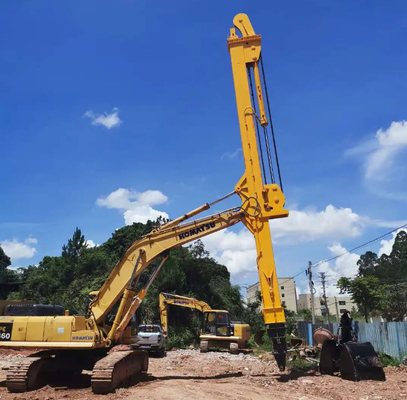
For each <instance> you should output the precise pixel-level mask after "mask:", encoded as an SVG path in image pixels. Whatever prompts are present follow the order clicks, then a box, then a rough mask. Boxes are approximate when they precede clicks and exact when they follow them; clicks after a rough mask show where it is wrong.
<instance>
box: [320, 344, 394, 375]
mask: <svg viewBox="0 0 407 400" xmlns="http://www.w3.org/2000/svg"><path fill="white" fill-rule="evenodd" d="M319 370H320V372H321V373H322V374H329V375H333V374H334V373H335V372H340V376H341V378H342V379H347V380H351V381H361V380H377V381H384V380H386V378H385V375H384V371H383V367H382V364H381V362H380V359H379V357H378V355H377V353H376V351H375V350H374V348H373V346H372V344H371V343H370V342H363V343H362V342H346V343H338V342H336V341H335V340H325V341H324V343H323V345H322V350H321V355H320V364H319Z"/></svg>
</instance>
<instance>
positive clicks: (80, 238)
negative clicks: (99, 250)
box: [62, 227, 86, 260]
mask: <svg viewBox="0 0 407 400" xmlns="http://www.w3.org/2000/svg"><path fill="white" fill-rule="evenodd" d="M84 248H86V240H85V236H84V235H82V232H81V230H80V229H79V228H78V227H77V228H76V229H75V232H74V233H73V236H72V239H69V240H68V243H67V244H66V245H65V244H64V245H63V246H62V257H66V258H69V259H71V260H78V259H79V257H80V255H81V251H82V249H84Z"/></svg>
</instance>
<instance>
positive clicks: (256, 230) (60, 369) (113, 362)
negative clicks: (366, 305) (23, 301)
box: [0, 14, 288, 393]
mask: <svg viewBox="0 0 407 400" xmlns="http://www.w3.org/2000/svg"><path fill="white" fill-rule="evenodd" d="M233 24H234V27H233V28H231V30H230V36H229V38H228V40H227V46H228V49H229V53H230V58H231V64H232V72H233V80H234V88H235V95H236V104H237V115H238V120H239V126H240V138H241V142H242V151H243V157H244V165H245V169H244V171H243V175H242V176H241V178H240V179H239V180H238V182H237V184H236V186H235V188H234V190H233V191H232V192H231V193H229V194H228V195H226V196H224V197H223V198H221V199H218V200H216V201H214V202H212V203H206V204H204V205H202V206H201V207H198V208H197V209H195V210H193V211H191V212H188V213H186V214H185V215H183V216H181V217H179V218H176V219H174V220H173V221H170V222H168V223H166V224H164V225H162V226H161V227H159V228H157V229H155V230H153V231H151V232H150V233H148V234H147V235H145V236H144V237H142V238H141V239H139V240H137V241H136V242H134V243H133V244H132V245H131V246H130V247H129V249H128V250H127V251H126V253H125V255H124V256H123V258H122V259H121V260H120V261H119V263H118V264H117V265H116V266H115V268H114V269H113V270H112V271H111V273H110V275H109V276H108V278H107V279H106V281H105V283H104V284H103V286H102V287H101V288H100V289H99V290H98V291H96V292H93V298H92V301H91V303H90V305H89V310H88V313H87V315H64V316H3V317H0V330H1V331H2V332H3V333H4V335H3V334H2V335H1V336H0V349H1V348H18V349H28V348H33V349H40V351H39V352H37V353H34V354H32V355H31V356H28V357H22V358H20V359H18V360H16V361H15V362H14V364H12V365H11V366H10V368H9V370H8V373H7V381H6V385H7V388H8V390H9V391H11V392H24V391H29V390H32V389H35V388H37V387H39V386H41V385H42V384H44V382H46V379H47V376H48V374H50V373H56V374H74V373H79V372H81V371H82V370H83V369H88V370H91V371H92V377H91V385H92V390H93V392H94V393H108V392H112V391H114V390H115V388H116V387H118V386H120V385H122V384H123V383H125V382H129V381H131V380H132V379H133V378H134V376H136V375H137V374H140V373H142V372H146V371H147V369H148V354H147V352H146V351H143V350H134V349H131V347H129V348H128V350H125V351H113V352H112V351H110V350H112V348H114V346H115V345H117V344H129V345H131V343H132V338H131V329H130V327H129V326H128V324H129V321H130V320H131V318H132V316H133V315H134V313H135V312H136V310H137V309H138V307H139V305H140V303H141V301H142V299H143V298H144V296H145V295H146V293H147V290H148V288H149V286H150V285H151V283H152V282H153V280H154V278H155V277H156V276H157V274H158V272H159V270H160V269H161V268H162V266H163V264H164V262H165V260H166V259H167V258H168V256H169V252H170V251H171V250H172V249H174V248H177V247H179V246H183V245H185V244H186V243H189V242H192V241H194V240H196V239H200V238H202V237H204V236H207V235H210V234H212V233H215V232H218V231H220V230H222V229H225V228H229V227H231V226H233V225H236V224H237V223H239V222H241V223H242V224H243V225H244V226H245V227H246V228H247V229H248V230H249V231H250V232H251V233H252V235H253V238H254V240H255V243H256V249H257V257H256V259H255V260H253V261H254V262H256V265H257V270H258V276H259V282H260V291H261V299H262V313H263V317H264V322H265V325H266V329H267V331H268V334H269V336H270V338H271V340H272V343H273V353H274V356H275V359H276V361H277V364H278V365H279V367H280V370H281V371H283V370H284V369H285V362H286V339H285V316H284V310H283V307H282V306H281V303H280V296H279V288H278V283H277V274H276V267H275V262H274V254H273V247H272V243H271V233H270V226H269V220H270V219H274V218H284V217H287V216H288V210H287V209H285V208H284V205H285V197H284V194H283V192H282V182H281V174H280V168H279V162H278V157H277V151H276V148H275V139H274V132H273V129H272V124H269V122H270V121H271V119H270V118H271V116H270V107H269V104H268V96H267V86H266V81H265V77H264V70H263V62H262V58H261V36H260V35H258V34H256V33H255V31H254V29H253V27H252V25H251V23H250V20H249V18H248V17H247V15H245V14H238V15H236V17H235V18H234V20H233ZM239 32H240V34H239ZM264 99H266V102H265V100H264ZM266 104H267V105H266ZM269 126H271V138H272V139H271V140H270V135H269V131H268V127H269ZM207 139H209V140H211V138H210V137H208V138H207ZM214 139H215V138H214ZM179 157H180V156H179ZM179 157H178V159H179ZM234 194H237V195H238V196H239V198H240V204H238V205H237V206H236V207H233V208H229V209H226V210H224V211H222V212H218V213H216V214H213V215H209V216H205V217H200V218H197V219H194V220H190V219H191V218H192V217H195V216H197V215H198V214H200V213H202V212H204V211H206V210H208V209H210V208H211V207H212V206H213V205H214V204H218V203H219V202H221V201H222V200H224V199H225V198H228V197H230V196H232V195H234ZM149 266H152V268H153V271H152V274H151V277H150V279H149V281H148V283H147V285H146V286H145V288H144V289H142V290H141V291H139V292H138V293H136V292H135V290H134V289H133V288H134V286H135V283H136V282H138V279H139V277H140V274H141V273H142V272H143V271H144V270H146V268H148V267H149ZM117 304H118V308H117V312H116V313H115V316H114V318H113V320H112V319H111V318H109V315H111V312H112V309H113V308H114V307H116V306H117Z"/></svg>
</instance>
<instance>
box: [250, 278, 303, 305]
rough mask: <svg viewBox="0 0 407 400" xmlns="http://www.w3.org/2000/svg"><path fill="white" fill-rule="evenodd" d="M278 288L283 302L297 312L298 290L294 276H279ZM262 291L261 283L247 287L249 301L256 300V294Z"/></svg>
mask: <svg viewBox="0 0 407 400" xmlns="http://www.w3.org/2000/svg"><path fill="white" fill-rule="evenodd" d="M278 289H279V292H280V300H281V304H285V306H286V307H287V310H290V311H294V312H297V311H298V306H297V290H296V287H295V281H294V278H278ZM259 291H260V285H259V283H258V282H257V283H255V284H253V285H250V286H249V287H248V288H247V289H246V296H247V302H248V303H252V302H254V301H255V300H256V294H257V292H259Z"/></svg>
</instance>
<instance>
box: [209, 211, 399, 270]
mask: <svg viewBox="0 0 407 400" xmlns="http://www.w3.org/2000/svg"><path fill="white" fill-rule="evenodd" d="M379 223H380V224H381V225H380V226H388V225H386V224H392V223H391V222H389V223H386V222H384V221H380V222H379ZM377 225H378V223H377V222H376V221H374V220H371V219H369V218H368V217H364V216H360V215H359V214H356V213H355V212H353V211H352V210H351V209H350V208H336V207H334V206H332V205H329V206H327V207H326V208H325V209H324V210H322V211H317V210H302V211H300V210H293V211H290V215H289V216H288V218H281V219H277V220H272V221H270V230H271V236H272V239H273V243H274V244H277V245H294V244H300V243H308V242H312V241H317V240H323V241H327V240H328V241H330V242H331V243H332V241H339V240H342V239H346V238H353V237H357V236H360V235H361V234H362V233H363V231H364V229H365V228H366V227H367V226H377ZM202 241H203V243H204V245H205V247H206V249H207V250H208V251H209V252H210V254H211V256H212V257H213V258H215V259H216V260H217V261H219V262H220V263H222V264H224V265H225V266H226V267H227V268H228V270H229V272H230V273H231V274H241V273H244V272H256V270H257V269H256V257H257V252H256V247H255V242H254V238H253V236H252V234H251V233H250V232H249V231H248V230H247V229H246V228H243V229H241V230H240V231H238V232H233V231H230V230H228V229H226V230H223V231H219V232H216V233H214V234H212V235H209V236H206V237H204V238H203V239H202ZM329 250H330V251H331V253H332V254H333V255H337V254H338V252H340V251H341V250H342V247H341V246H340V245H339V244H338V245H333V246H331V247H330V248H329ZM344 251H346V250H344ZM355 257H359V256H357V255H353V256H352V255H347V256H344V257H341V258H339V259H338V261H337V263H338V264H335V265H336V267H337V269H338V270H339V269H340V268H342V269H343V268H344V267H345V266H346V268H345V269H344V270H345V271H347V272H350V273H353V272H354V270H353V268H354V264H353V261H354V259H355ZM327 267H329V265H327Z"/></svg>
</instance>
